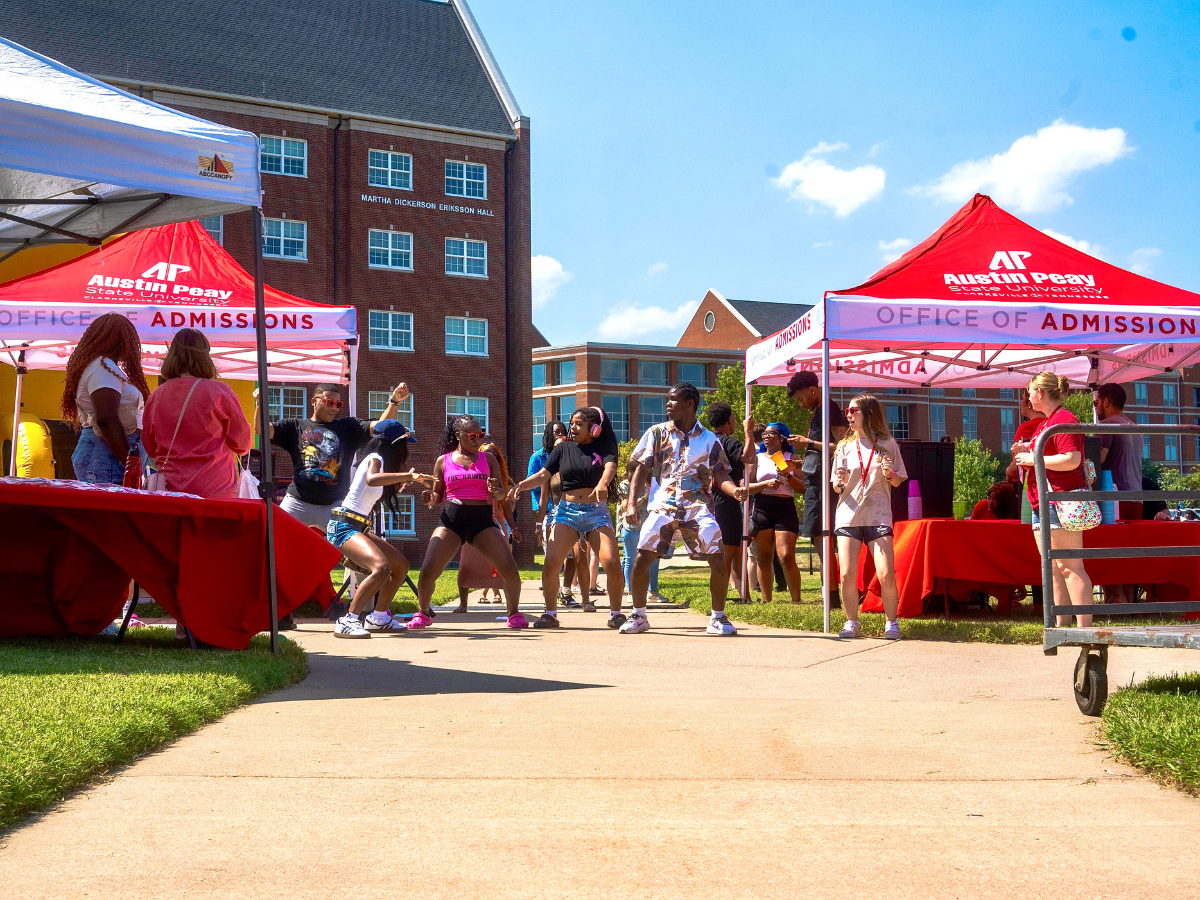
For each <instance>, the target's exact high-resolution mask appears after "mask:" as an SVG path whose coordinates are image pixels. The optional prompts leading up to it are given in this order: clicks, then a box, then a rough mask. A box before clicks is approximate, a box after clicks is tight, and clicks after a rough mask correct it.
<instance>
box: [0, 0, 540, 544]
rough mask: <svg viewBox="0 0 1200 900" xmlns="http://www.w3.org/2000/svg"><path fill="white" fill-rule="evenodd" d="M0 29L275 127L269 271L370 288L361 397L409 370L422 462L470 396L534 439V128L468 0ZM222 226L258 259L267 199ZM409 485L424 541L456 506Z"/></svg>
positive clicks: (44, 19) (318, 293) (29, 16)
mask: <svg viewBox="0 0 1200 900" xmlns="http://www.w3.org/2000/svg"><path fill="white" fill-rule="evenodd" d="M0 33H2V34H4V36H5V37H6V38H9V39H11V40H15V41H17V42H19V43H21V44H24V45H26V46H28V47H30V48H32V49H34V50H37V51H39V52H42V53H45V54H46V55H48V56H51V57H53V58H56V59H59V60H61V61H62V62H64V63H66V64H67V65H70V66H72V67H74V68H76V69H79V70H80V71H82V72H85V73H87V74H89V75H92V76H94V77H97V78H100V79H102V80H104V81H107V82H109V83H111V84H114V85H116V86H118V87H121V88H123V89H125V90H128V91H130V92H132V93H136V94H139V95H141V96H145V97H148V98H151V99H153V100H154V101H156V102H158V103H161V104H164V105H166V106H171V107H174V108H176V109H179V110H181V111H183V112H188V113H191V114H193V115H196V116H199V117H202V118H205V119H209V120H211V121H214V122H218V123H221V124H224V125H230V126H233V127H235V128H240V129H244V130H246V131H250V132H252V133H254V134H257V135H259V136H260V141H261V160H260V169H261V170H262V173H263V174H262V182H263V213H264V217H265V220H266V221H265V234H264V236H263V246H264V253H265V256H266V259H265V263H264V265H265V276H266V281H267V283H268V284H271V285H273V286H275V287H277V288H279V289H281V290H284V291H287V292H289V293H292V294H295V295H297V296H300V297H304V298H306V299H309V300H316V301H321V302H329V303H339V304H353V305H354V306H355V307H357V309H358V322H359V335H360V337H359V352H358V376H357V396H356V397H355V401H356V405H357V412H358V414H359V415H360V416H363V417H367V416H369V415H373V414H375V413H378V411H379V410H381V409H382V408H383V405H384V404H385V403H386V400H387V397H388V394H389V393H390V391H391V389H392V388H393V387H394V386H395V385H396V384H397V383H398V382H400V381H405V382H407V383H408V384H409V385H410V387H411V388H412V390H413V398H412V399H411V400H410V401H409V402H408V403H407V404H406V408H404V409H403V410H402V411H401V418H402V419H403V420H404V421H405V423H406V424H408V425H410V426H412V427H413V428H414V429H415V430H416V431H417V432H418V434H419V435H420V442H419V443H418V444H417V445H415V447H414V451H415V452H414V464H415V465H417V466H418V468H421V469H425V470H428V469H429V468H430V467H431V466H432V462H433V459H434V457H435V456H436V444H437V436H438V434H439V433H440V432H441V430H442V428H443V427H444V425H445V423H446V420H447V417H448V416H449V415H451V414H454V413H457V412H470V413H472V414H475V415H476V416H477V417H478V418H480V420H481V421H482V422H484V423H485V427H486V428H487V430H488V431H489V432H490V433H491V434H492V435H493V436H495V437H496V439H497V440H498V441H499V443H500V445H501V446H502V447H504V448H505V449H506V452H508V453H509V454H510V455H512V454H516V455H517V456H518V457H520V456H522V455H524V453H525V451H526V449H527V447H528V435H529V433H530V427H531V426H530V415H531V407H530V381H529V362H528V361H529V358H530V352H531V350H532V348H533V346H534V345H535V344H536V343H539V342H540V341H539V339H538V338H535V331H534V329H533V323H532V315H531V285H530V200H529V193H530V157H529V146H530V144H529V142H530V126H529V119H528V118H526V117H524V116H523V115H522V114H521V111H520V109H519V107H518V106H517V103H516V100H515V99H514V97H513V95H512V92H511V91H510V90H509V88H508V85H507V84H506V83H505V80H504V77H503V75H502V73H501V72H500V69H499V66H498V65H497V63H496V61H495V59H494V58H493V56H492V53H491V51H490V50H489V48H488V45H487V43H486V41H485V40H484V38H483V35H482V34H481V32H480V30H479V28H478V25H477V24H476V22H475V20H474V18H473V17H472V15H471V12H470V10H469V9H468V7H467V5H466V3H465V2H464V0H449V2H433V0H390V2H388V3H385V4H379V3H368V2H366V0H342V2H340V3H338V4H335V5H334V6H332V7H331V6H330V5H329V4H328V3H317V2H313V0H295V2H292V3H289V4H288V5H287V6H286V7H280V6H279V5H278V4H267V3H264V2H258V0H249V2H245V3H240V4H237V5H235V6H233V7H231V6H229V5H228V4H223V3H218V2H216V0H189V2H187V3H182V2H177V0H175V2H172V0H168V2H164V3H159V4H152V5H149V6H145V5H137V4H132V5H131V4H129V3H126V2H121V0H88V2H84V0H10V2H8V3H6V4H5V5H4V6H3V7H0ZM204 224H205V227H206V228H208V229H209V231H210V233H212V234H213V235H214V236H215V237H217V238H218V240H220V241H221V242H222V243H223V244H224V246H225V247H226V249H228V250H229V251H230V252H231V253H232V254H233V255H234V256H235V257H236V258H237V259H238V261H239V262H240V263H241V264H242V265H243V266H245V267H246V268H247V269H249V270H251V271H253V267H254V252H253V250H254V245H253V241H254V239H255V237H254V235H253V234H252V228H251V219H250V215H249V214H244V215H239V216H228V217H225V219H224V220H223V221H222V220H221V219H220V218H216V219H213V220H206V221H205V223H204ZM311 387H312V386H311V385H303V384H280V385H272V386H271V390H270V399H271V404H270V405H271V407H272V414H273V415H274V416H276V417H283V416H287V415H303V414H305V413H306V411H308V410H309V409H310V405H309V399H310V396H311V395H310V391H311ZM277 459H279V460H280V462H281V463H282V464H281V465H280V466H279V470H280V471H279V474H280V476H281V477H284V478H289V477H290V465H289V463H288V462H287V461H286V459H281V458H280V457H279V456H278V455H277ZM405 503H406V506H405V511H404V514H403V515H402V516H399V517H396V518H395V520H394V521H393V518H392V517H390V516H389V517H388V520H387V522H386V523H385V525H386V528H387V530H388V533H389V536H390V537H391V538H393V539H395V540H396V541H397V542H398V544H399V545H400V546H401V547H402V548H404V549H405V550H406V551H407V552H408V555H409V557H410V558H411V559H413V560H414V561H416V559H418V558H419V557H420V555H421V553H422V552H423V548H424V542H425V540H427V538H428V535H429V533H430V531H431V530H432V528H433V527H434V523H435V521H436V514H434V513H431V512H428V511H425V510H424V509H421V508H419V506H417V505H415V504H414V503H413V502H412V498H411V497H409V498H407V499H406V500H405ZM530 552H531V551H530Z"/></svg>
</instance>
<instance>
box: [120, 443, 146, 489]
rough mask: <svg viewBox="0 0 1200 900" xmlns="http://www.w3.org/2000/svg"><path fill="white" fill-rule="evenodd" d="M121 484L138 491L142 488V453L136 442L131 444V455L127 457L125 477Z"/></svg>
mask: <svg viewBox="0 0 1200 900" xmlns="http://www.w3.org/2000/svg"><path fill="white" fill-rule="evenodd" d="M121 486H122V487H127V488H133V489H134V490H136V491H140V490H141V489H142V453H141V450H140V449H139V448H138V446H137V445H136V444H131V445H130V447H129V456H127V457H125V477H124V478H123V479H122V480H121Z"/></svg>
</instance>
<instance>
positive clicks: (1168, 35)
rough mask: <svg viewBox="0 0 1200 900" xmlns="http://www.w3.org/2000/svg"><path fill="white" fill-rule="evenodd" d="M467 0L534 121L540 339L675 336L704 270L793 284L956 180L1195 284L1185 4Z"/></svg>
mask: <svg viewBox="0 0 1200 900" xmlns="http://www.w3.org/2000/svg"><path fill="white" fill-rule="evenodd" d="M471 8H472V10H473V12H474V13H475V16H476V18H477V19H478V21H479V23H480V26H481V27H482V29H483V32H484V34H485V35H486V36H487V39H488V42H489V44H490V45H491V47H492V50H493V52H494V53H495V55H496V57H497V59H498V60H499V62H500V65H501V68H502V69H503V70H504V72H505V75H506V77H507V79H508V81H509V84H510V85H511V87H512V89H513V91H514V93H515V94H516V96H517V100H518V102H519V103H520V104H521V107H522V109H523V111H524V112H525V114H526V115H528V116H529V117H530V118H531V120H532V138H533V253H534V256H535V295H536V296H535V305H536V308H535V310H534V321H535V323H536V324H537V325H538V327H539V328H540V329H541V330H542V332H543V333H544V334H545V335H546V337H547V338H548V339H549V340H550V341H551V342H552V343H556V344H558V343H567V342H573V341H579V340H605V341H620V342H626V343H663V344H671V345H673V344H674V343H675V342H676V341H677V340H678V337H679V334H680V332H681V330H682V327H683V324H684V323H685V322H686V321H687V319H688V318H689V317H690V312H691V310H693V309H694V308H695V305H696V304H697V303H698V302H699V301H700V299H701V298H702V297H703V295H704V292H705V291H706V290H707V289H708V288H715V289H716V290H718V291H720V292H721V293H723V294H724V295H725V296H726V297H732V298H738V299H746V300H769V301H776V302H796V303H811V302H814V301H815V300H817V299H819V298H820V296H821V294H822V292H823V291H824V290H825V289H831V288H845V287H850V286H853V285H855V284H858V283H860V282H861V281H863V280H865V279H866V277H867V276H869V275H870V274H871V273H872V272H874V271H875V270H876V269H878V268H879V267H880V266H882V265H883V263H884V260H885V257H887V256H889V255H895V254H897V253H898V252H901V251H902V250H903V248H904V247H905V246H908V245H909V244H911V243H915V242H918V241H920V240H921V239H923V238H924V237H925V236H926V235H928V234H929V233H930V232H932V231H933V230H935V229H936V228H937V227H938V225H940V224H941V223H942V222H943V221H945V219H947V218H948V217H949V216H950V214H951V213H952V212H953V211H954V210H955V209H956V208H957V207H958V206H959V205H961V203H962V202H963V201H965V200H966V199H967V198H968V197H969V196H970V195H971V194H972V193H974V192H975V190H981V191H983V192H984V193H989V194H991V195H992V196H993V197H994V198H995V199H996V200H997V201H998V202H999V203H1000V204H1001V205H1002V206H1004V207H1005V208H1007V209H1008V210H1009V211H1010V212H1013V213H1015V214H1016V215H1018V216H1020V217H1021V218H1023V219H1025V220H1026V221H1028V222H1030V223H1031V224H1032V225H1034V226H1036V227H1038V228H1041V229H1049V230H1050V231H1052V232H1054V233H1055V234H1056V236H1059V235H1061V236H1063V237H1066V238H1070V239H1071V240H1073V241H1075V242H1086V243H1085V244H1084V245H1083V249H1086V250H1088V251H1089V252H1092V253H1094V254H1098V255H1100V256H1101V257H1102V258H1103V259H1105V260H1107V261H1108V262H1111V263H1114V264H1116V265H1120V266H1123V267H1126V268H1135V270H1137V271H1141V272H1143V273H1144V274H1148V275H1150V276H1151V277H1154V278H1157V279H1159V280H1162V281H1166V282H1168V283H1171V284H1175V285H1178V286H1180V287H1184V288H1188V289H1190V290H1194V291H1200V253H1198V252H1197V250H1198V247H1197V238H1198V237H1200V227H1198V226H1200V174H1198V167H1197V163H1198V161H1200V3H1195V2H1193V3H1179V2H1169V0H1168V2H1158V3H1153V4H1152V3H1084V2H1053V3H1045V2H1044V0H1043V2H1040V3H987V2H975V3H961V2H958V3H840V4H829V3H781V2H771V0H759V2H756V3H749V4H730V3H716V2H704V0H699V2H689V3H676V2H656V3H644V2H641V3H635V2H592V3H586V4H584V3H566V4H564V3H561V2H547V0H471ZM1060 239H1061V238H1060ZM905 242H908V244H906V243H905ZM560 267H561V268H560Z"/></svg>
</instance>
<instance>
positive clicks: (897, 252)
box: [879, 238, 913, 263]
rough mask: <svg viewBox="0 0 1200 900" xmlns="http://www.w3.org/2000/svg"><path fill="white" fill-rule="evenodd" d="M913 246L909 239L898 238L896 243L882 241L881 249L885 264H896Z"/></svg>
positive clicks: (880, 243)
mask: <svg viewBox="0 0 1200 900" xmlns="http://www.w3.org/2000/svg"><path fill="white" fill-rule="evenodd" d="M912 245H913V242H912V241H910V240H909V239H908V238H896V239H895V240H894V241H880V242H879V249H880V250H882V251H883V261H884V262H885V263H890V262H895V261H896V260H898V259H899V258H900V257H902V256H903V255H904V251H905V250H907V249H908V248H909V247H911V246H912Z"/></svg>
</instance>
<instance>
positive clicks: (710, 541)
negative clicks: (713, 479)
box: [638, 506, 724, 559]
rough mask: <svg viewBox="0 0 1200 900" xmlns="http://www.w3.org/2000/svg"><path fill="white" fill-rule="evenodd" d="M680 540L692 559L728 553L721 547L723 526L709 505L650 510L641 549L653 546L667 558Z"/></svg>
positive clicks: (655, 550) (640, 538) (639, 540)
mask: <svg viewBox="0 0 1200 900" xmlns="http://www.w3.org/2000/svg"><path fill="white" fill-rule="evenodd" d="M676 541H683V543H684V546H685V547H687V552H688V556H690V557H691V558H692V559H704V558H705V557H708V556H714V555H716V556H720V555H722V554H723V553H724V550H723V549H722V547H721V526H720V524H719V523H718V522H717V517H716V516H714V515H713V513H712V510H710V509H709V508H708V507H707V506H701V507H698V508H690V509H680V508H677V509H671V510H667V511H665V512H659V511H655V510H650V513H649V514H648V515H647V516H646V521H645V522H643V523H642V532H641V535H640V536H639V537H638V549H639V550H653V551H654V552H655V553H657V554H658V555H659V557H660V558H662V559H666V558H667V557H668V556H669V555H670V553H671V550H672V549H673V548H674V547H675V542H676Z"/></svg>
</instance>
